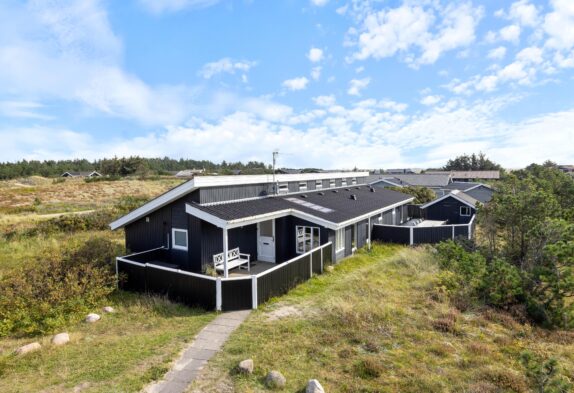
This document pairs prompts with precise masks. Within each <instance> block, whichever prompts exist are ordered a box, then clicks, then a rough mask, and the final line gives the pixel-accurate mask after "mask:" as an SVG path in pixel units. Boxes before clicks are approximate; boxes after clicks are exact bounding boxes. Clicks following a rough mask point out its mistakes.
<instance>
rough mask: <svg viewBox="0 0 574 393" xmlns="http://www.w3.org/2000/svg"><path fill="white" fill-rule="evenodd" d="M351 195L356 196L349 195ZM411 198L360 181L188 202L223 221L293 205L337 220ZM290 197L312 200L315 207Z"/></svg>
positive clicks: (346, 219)
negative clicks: (254, 196)
mask: <svg viewBox="0 0 574 393" xmlns="http://www.w3.org/2000/svg"><path fill="white" fill-rule="evenodd" d="M352 195H354V196H355V198H356V199H352ZM411 198H412V196H410V195H407V194H403V193H400V192H396V191H392V190H386V189H381V188H376V189H374V192H373V191H371V188H370V187H368V186H365V185H363V186H350V187H343V188H336V189H325V190H313V191H309V192H306V193H299V194H290V195H284V196H271V197H266V198H261V199H253V200H246V201H239V202H230V203H221V204H212V205H200V204H198V203H191V206H193V207H195V208H197V209H200V210H202V211H204V212H206V213H209V214H211V215H213V216H215V217H218V218H220V219H223V220H225V221H233V220H238V219H242V218H247V217H251V216H258V215H261V214H269V213H275V212H279V211H281V210H286V209H296V210H298V211H300V212H303V213H308V214H310V215H313V216H315V217H317V218H321V219H324V220H327V221H330V222H332V223H336V224H338V223H341V222H345V221H348V220H351V219H353V218H356V217H359V216H362V215H364V214H367V213H370V212H373V211H375V210H380V209H383V208H385V207H387V206H391V205H394V204H396V203H400V202H406V201H407V200H409V199H411ZM293 200H297V201H302V202H306V203H308V204H313V205H314V206H313V207H315V208H313V207H311V206H309V205H307V206H305V205H302V204H301V202H300V203H297V202H294V201H293ZM318 208H323V209H321V210H318ZM327 210H330V211H327Z"/></svg>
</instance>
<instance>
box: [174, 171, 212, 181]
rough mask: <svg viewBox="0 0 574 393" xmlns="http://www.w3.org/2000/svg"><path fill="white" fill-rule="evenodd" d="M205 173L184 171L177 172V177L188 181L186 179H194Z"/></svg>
mask: <svg viewBox="0 0 574 393" xmlns="http://www.w3.org/2000/svg"><path fill="white" fill-rule="evenodd" d="M204 173H205V169H184V170H182V171H178V172H176V173H175V177H179V178H182V179H186V178H192V177H194V176H196V175H203V174H204Z"/></svg>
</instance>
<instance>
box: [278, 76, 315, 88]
mask: <svg viewBox="0 0 574 393" xmlns="http://www.w3.org/2000/svg"><path fill="white" fill-rule="evenodd" d="M308 83H309V79H307V78H306V77H304V76H301V77H298V78H293V79H287V80H286V81H283V87H285V88H287V89H289V90H305V89H306V88H307V84H308Z"/></svg>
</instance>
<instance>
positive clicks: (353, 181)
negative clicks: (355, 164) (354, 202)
mask: <svg viewBox="0 0 574 393" xmlns="http://www.w3.org/2000/svg"><path fill="white" fill-rule="evenodd" d="M351 184H352V185H353V186H354V185H355V184H357V178H356V177H353V178H352V179H351Z"/></svg>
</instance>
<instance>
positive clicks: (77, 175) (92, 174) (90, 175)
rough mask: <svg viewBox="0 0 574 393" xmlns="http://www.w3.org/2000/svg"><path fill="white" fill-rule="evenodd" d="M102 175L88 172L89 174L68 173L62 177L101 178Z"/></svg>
mask: <svg viewBox="0 0 574 393" xmlns="http://www.w3.org/2000/svg"><path fill="white" fill-rule="evenodd" d="M101 176H102V175H101V174H100V173H99V172H97V171H87V172H72V171H66V172H64V173H62V175H61V176H60V177H101Z"/></svg>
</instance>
